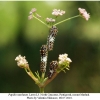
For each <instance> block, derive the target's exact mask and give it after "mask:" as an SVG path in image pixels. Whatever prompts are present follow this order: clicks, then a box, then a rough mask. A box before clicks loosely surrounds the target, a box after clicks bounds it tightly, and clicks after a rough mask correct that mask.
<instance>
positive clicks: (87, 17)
mask: <svg viewBox="0 0 100 100" xmlns="http://www.w3.org/2000/svg"><path fill="white" fill-rule="evenodd" d="M78 10H79V13H80V15H81V16H82V17H83V18H84V19H85V20H87V21H88V19H89V18H90V15H89V13H87V11H86V10H85V9H83V8H78Z"/></svg>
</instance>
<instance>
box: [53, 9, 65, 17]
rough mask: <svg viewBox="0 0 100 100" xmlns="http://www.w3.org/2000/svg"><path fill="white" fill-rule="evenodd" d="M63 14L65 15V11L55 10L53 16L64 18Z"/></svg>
mask: <svg viewBox="0 0 100 100" xmlns="http://www.w3.org/2000/svg"><path fill="white" fill-rule="evenodd" d="M63 14H65V11H63V10H60V9H58V10H57V9H54V10H53V12H52V15H55V16H62V15H63Z"/></svg>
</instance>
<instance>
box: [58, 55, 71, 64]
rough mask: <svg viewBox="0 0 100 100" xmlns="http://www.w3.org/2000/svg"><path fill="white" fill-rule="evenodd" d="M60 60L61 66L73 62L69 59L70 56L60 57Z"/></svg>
mask: <svg viewBox="0 0 100 100" xmlns="http://www.w3.org/2000/svg"><path fill="white" fill-rule="evenodd" d="M58 59H59V64H63V63H70V62H72V61H71V59H70V58H68V54H62V55H59V58H58Z"/></svg>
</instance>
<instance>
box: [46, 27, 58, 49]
mask: <svg viewBox="0 0 100 100" xmlns="http://www.w3.org/2000/svg"><path fill="white" fill-rule="evenodd" d="M57 32H58V29H57V27H56V26H52V28H51V29H50V31H49V36H48V38H47V47H48V51H51V50H53V45H54V40H55V37H56V35H57Z"/></svg>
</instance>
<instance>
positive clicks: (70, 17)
mask: <svg viewBox="0 0 100 100" xmlns="http://www.w3.org/2000/svg"><path fill="white" fill-rule="evenodd" d="M79 16H80V15H76V16H74V17H70V18H67V19H65V20H62V21H60V22H58V23H56V24H54V26H56V25H58V24H61V23H63V22H65V21H67V20H70V19H73V18H76V17H79Z"/></svg>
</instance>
